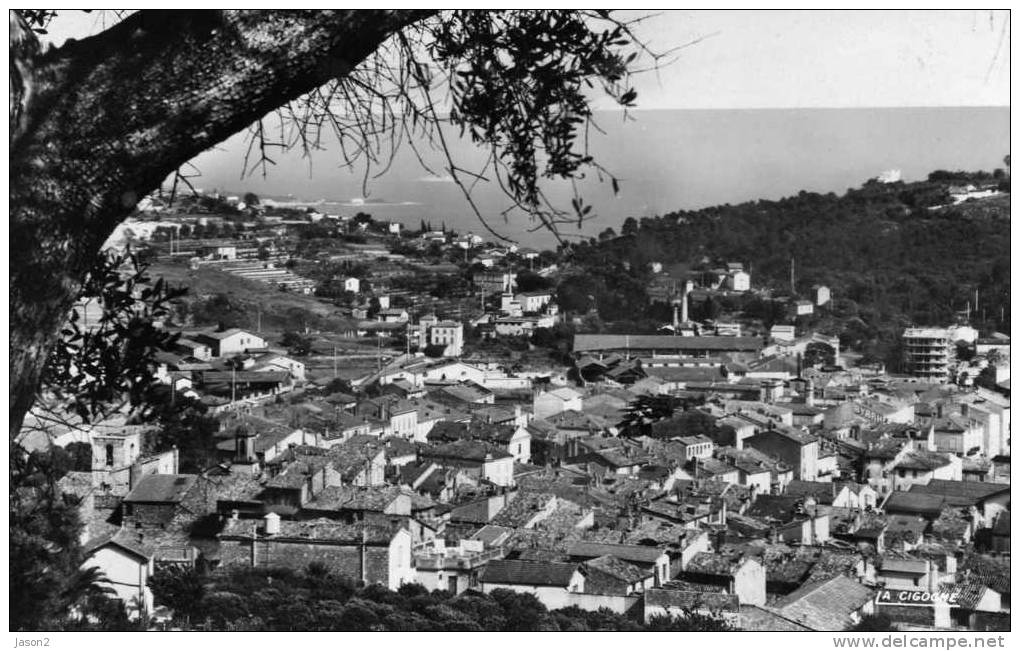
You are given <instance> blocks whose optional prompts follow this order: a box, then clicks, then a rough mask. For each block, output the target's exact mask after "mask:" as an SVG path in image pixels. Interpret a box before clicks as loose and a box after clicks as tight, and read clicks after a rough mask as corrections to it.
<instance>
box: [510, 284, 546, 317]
mask: <svg viewBox="0 0 1020 651" xmlns="http://www.w3.org/2000/svg"><path fill="white" fill-rule="evenodd" d="M552 298H553V293H552V292H550V291H548V290H537V291H531V292H522V293H519V294H517V296H516V297H515V300H516V301H517V302H518V303H520V306H521V310H522V311H523V312H524V313H526V314H535V313H538V312H541V311H542V310H543V309H545V306H547V305H549V303H551V302H552Z"/></svg>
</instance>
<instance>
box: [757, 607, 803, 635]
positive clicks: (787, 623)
mask: <svg viewBox="0 0 1020 651" xmlns="http://www.w3.org/2000/svg"><path fill="white" fill-rule="evenodd" d="M740 630H742V631H757V632H792V631H798V632H799V631H808V630H811V629H809V628H808V627H806V626H804V625H803V624H798V623H797V622H795V621H793V620H792V619H787V618H786V617H783V616H782V615H780V614H779V613H777V612H774V611H773V610H771V609H769V608H765V607H763V606H752V605H751V604H740Z"/></svg>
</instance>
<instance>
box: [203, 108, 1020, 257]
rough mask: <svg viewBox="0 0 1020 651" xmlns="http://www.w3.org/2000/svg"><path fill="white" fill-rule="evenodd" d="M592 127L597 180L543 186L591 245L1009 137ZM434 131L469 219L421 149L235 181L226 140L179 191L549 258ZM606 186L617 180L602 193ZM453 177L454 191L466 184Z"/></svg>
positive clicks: (866, 120)
mask: <svg viewBox="0 0 1020 651" xmlns="http://www.w3.org/2000/svg"><path fill="white" fill-rule="evenodd" d="M595 121H596V124H597V125H598V129H592V130H590V131H589V136H588V151H589V153H590V154H591V155H592V156H593V157H594V158H595V160H596V161H598V162H599V163H600V165H601V166H602V167H604V168H605V170H606V173H603V174H602V177H603V178H602V179H599V178H598V175H597V174H596V173H594V172H590V173H589V174H587V176H586V177H585V178H582V179H579V180H577V181H576V183H575V184H573V187H572V184H570V183H566V182H549V183H547V184H545V186H544V190H545V192H546V194H547V196H548V198H549V199H550V201H551V203H552V204H553V205H554V206H555V207H557V208H560V209H563V210H566V211H567V212H570V211H571V198H572V196H573V195H574V191H575V188H576V191H577V192H578V193H579V194H580V195H581V197H582V198H583V201H584V203H585V204H586V205H590V206H591V207H592V209H591V212H590V213H588V217H587V218H586V219H585V220H584V221H583V222H581V223H580V224H578V223H577V222H576V221H575V220H570V222H569V223H564V224H562V225H561V226H560V228H559V232H560V236H561V237H563V238H564V239H566V240H573V239H577V238H588V237H594V236H597V235H598V233H600V232H602V231H603V230H604V229H606V228H613V229H614V230H616V231H617V232H619V228H620V225H621V224H622V223H623V221H624V220H625V219H626V218H627V217H635V218H641V217H651V216H656V215H661V214H665V213H668V212H672V211H676V210H689V209H697V208H702V207H707V206H713V205H721V204H738V203H741V202H745V201H750V200H757V199H766V200H774V199H780V198H782V197H784V196H790V195H793V194H797V193H798V192H800V191H802V190H804V191H809V192H819V193H828V192H834V193H837V194H841V193H843V192H845V191H846V190H847V189H848V188H853V187H858V186H860V185H861V184H862V183H864V182H865V181H867V180H868V179H870V178H874V177H877V176H879V175H881V174H883V173H887V172H891V171H896V173H898V174H899V175H900V176H901V178H902V179H903V180H904V181H915V180H923V179H924V178H925V177H926V176H927V175H928V173H929V172H931V171H933V170H936V169H947V170H957V169H960V170H979V169H981V170H987V171H992V170H993V169H994V168H996V167H1004V163H1003V158H1004V156H1005V155H1006V154H1008V153H1009V136H1010V114H1009V108H1008V107H939V108H852V109H846V108H833V109H753V110H751V109H748V110H743V109H739V110H738V109H735V110H636V111H631V112H629V113H627V114H624V113H623V112H619V111H614V112H603V113H598V114H596V116H595ZM444 133H445V136H446V141H447V145H448V147H449V150H450V154H451V157H452V158H453V160H454V161H455V163H456V164H457V165H458V166H459V167H462V168H466V169H469V170H472V171H474V172H477V173H478V174H480V175H481V176H482V177H485V178H486V179H487V180H484V181H483V180H479V181H478V182H477V183H475V184H474V185H473V187H472V189H471V196H472V200H473V202H474V205H475V206H476V207H477V209H478V213H480V215H481V218H482V219H481V220H480V219H479V216H478V214H476V213H475V212H474V210H473V209H472V207H471V204H470V203H469V202H468V201H467V199H466V198H465V197H464V192H463V190H462V189H461V188H460V187H459V186H458V185H457V184H456V183H454V182H453V179H452V178H451V177H450V175H449V173H448V171H447V170H446V168H445V163H444V159H443V156H441V155H439V153H438V150H437V149H435V148H430V147H429V145H428V144H427V143H425V142H424V141H421V140H419V141H416V144H417V147H416V148H417V149H418V150H419V153H420V154H422V156H421V158H422V159H423V160H419V156H418V155H415V153H414V151H412V148H411V147H410V146H408V144H407V143H406V142H405V143H403V145H402V146H400V147H399V148H398V149H397V151H396V153H395V154H393V155H390V152H389V143H387V144H386V148H387V150H386V151H385V152H380V154H379V156H378V157H377V160H376V161H375V162H374V163H373V164H372V165H369V166H368V168H367V169H366V166H365V165H364V162H363V161H362V163H360V164H358V165H356V166H355V167H354V168H353V169H349V168H346V167H344V166H343V165H342V163H341V158H340V156H339V154H338V148H336V147H329V146H326V147H325V148H324V149H323V150H321V151H316V152H314V153H313V154H312V155H310V156H309V155H304V154H303V153H302V152H300V151H298V150H291V151H288V152H284V151H278V152H272V153H271V155H272V158H273V159H274V161H275V165H272V166H269V167H268V169H267V170H266V171H265V174H264V175H263V174H262V173H261V172H255V173H253V174H248V175H244V174H242V168H243V157H244V150H245V144H244V141H243V137H241V136H236V137H235V138H233V139H231V140H229V141H227V142H226V143H225V144H224V145H221V146H220V147H218V148H217V149H216V150H214V151H211V152H207V153H206V154H203V155H202V156H200V157H198V158H197V159H196V160H195V161H194V165H195V167H196V168H197V169H198V170H199V171H200V173H201V177H200V178H197V179H192V182H193V183H194V184H195V185H196V186H200V187H202V188H203V189H206V190H211V189H214V188H215V189H218V190H219V191H220V192H223V193H225V194H228V193H229V194H241V193H243V192H248V191H250V192H254V193H256V194H258V195H260V196H264V197H267V198H269V197H272V198H275V199H277V200H279V201H290V202H293V203H294V204H296V205H314V206H316V207H317V208H318V209H319V210H320V211H323V212H329V213H341V214H343V213H355V212H367V213H369V214H371V215H372V216H373V217H375V218H377V219H387V220H396V221H400V222H402V223H403V224H405V225H407V226H408V227H410V228H417V227H418V226H419V225H420V224H421V222H422V220H424V221H426V222H428V223H430V224H431V225H432V226H433V227H435V228H440V227H441V226H443V225H445V226H446V228H448V229H455V230H457V231H459V232H462V233H463V232H474V233H477V234H479V235H482V236H483V237H485V238H486V239H490V240H497V239H498V237H503V238H508V239H511V240H514V241H516V242H518V243H519V244H520V245H522V246H530V247H535V248H540V249H544V248H554V247H555V245H556V243H557V239H556V237H555V236H554V235H553V234H552V233H550V232H549V231H548V230H546V229H544V228H542V226H541V224H540V223H538V222H537V221H536V220H535V219H534V218H532V217H531V216H529V215H527V214H525V213H523V212H521V211H519V210H510V208H511V202H510V201H509V199H508V198H507V197H506V196H505V195H504V194H503V192H502V191H501V190H500V189H499V187H498V185H497V184H496V183H495V182H493V180H492V171H491V168H489V169H485V167H484V164H485V159H486V155H485V152H484V151H483V150H481V149H479V148H477V147H476V146H474V145H473V144H472V143H471V142H469V141H468V140H467V139H463V138H460V137H458V134H457V133H456V132H455V131H454V130H452V129H449V130H446V131H445V132H444ZM609 175H612V176H613V177H615V178H617V179H618V182H619V191H618V192H616V193H614V192H613V189H612V184H611V182H610V180H609V178H610V177H609ZM462 177H463V180H464V181H465V184H471V183H472V182H473V181H474V180H475V177H472V176H469V175H466V174H465V175H462ZM508 210H509V212H508ZM483 220H484V222H485V223H486V224H488V227H489V228H488V229H487V228H486V226H484V225H483V223H482V221H483ZM489 229H491V231H490V230H489ZM493 232H494V233H495V234H493Z"/></svg>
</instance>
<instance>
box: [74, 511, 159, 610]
mask: <svg viewBox="0 0 1020 651" xmlns="http://www.w3.org/2000/svg"><path fill="white" fill-rule="evenodd" d="M139 538H140V535H139V534H133V533H131V532H129V531H126V530H123V529H121V530H118V531H116V532H114V533H112V534H109V535H106V536H102V537H100V538H96V539H94V540H92V541H90V542H88V543H86V545H85V547H84V550H83V551H84V553H85V561H84V563H83V564H82V567H83V568H89V567H94V568H96V569H97V570H99V571H100V572H102V573H103V575H104V576H105V577H106V580H107V583H106V584H105V585H106V586H108V587H109V588H110V589H112V590H113V597H114V598H115V599H117V600H119V601H121V602H122V603H123V604H124V606H125V608H126V609H127V611H128V613H129V615H130V616H132V617H137V616H139V614H140V613H141V612H146V613H151V612H152V608H153V599H152V590H151V589H150V588H149V583H148V582H149V577H151V576H152V575H153V574H154V573H155V556H154V550H153V549H152V547H151V546H150V545H146V544H145V543H143V542H142V541H141V540H139Z"/></svg>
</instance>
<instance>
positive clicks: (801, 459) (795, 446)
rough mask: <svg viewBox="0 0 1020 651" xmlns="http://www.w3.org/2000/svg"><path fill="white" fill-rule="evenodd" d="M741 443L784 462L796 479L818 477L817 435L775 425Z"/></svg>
mask: <svg viewBox="0 0 1020 651" xmlns="http://www.w3.org/2000/svg"><path fill="white" fill-rule="evenodd" d="M743 444H744V447H749V448H753V449H755V450H758V451H759V452H762V453H764V454H766V455H768V456H770V457H773V458H776V459H779V460H780V461H782V462H784V463H786V464H787V465H789V466H790V467H791V468H793V476H794V478H796V479H803V480H805V481H814V480H815V479H816V478H817V477H818V437H816V436H814V435H812V434H807V433H805V432H803V431H801V430H796V429H793V428H789V427H782V426H779V425H776V426H774V427H772V428H771V429H768V430H765V431H763V432H758V433H757V434H755V435H753V436H750V437H748V438H746V439H744V441H743Z"/></svg>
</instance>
